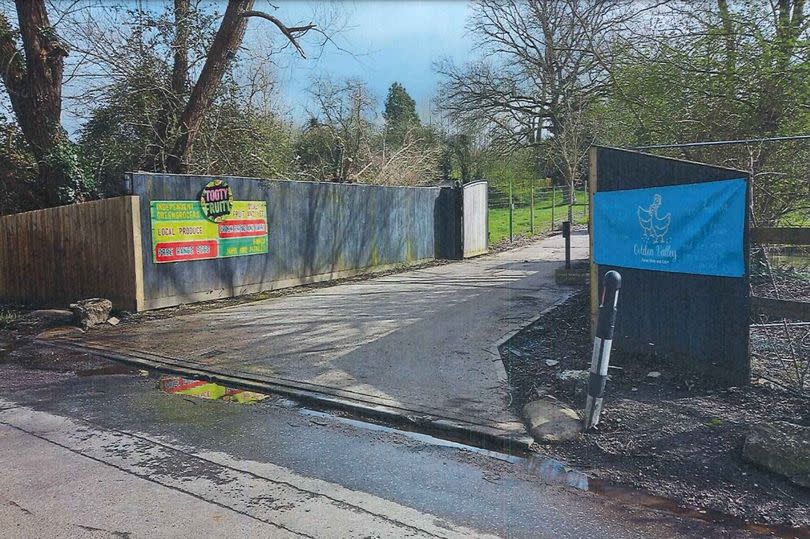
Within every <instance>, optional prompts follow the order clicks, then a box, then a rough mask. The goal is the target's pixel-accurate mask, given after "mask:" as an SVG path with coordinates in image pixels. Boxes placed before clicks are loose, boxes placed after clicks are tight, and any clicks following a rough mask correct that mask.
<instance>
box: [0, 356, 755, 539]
mask: <svg viewBox="0 0 810 539" xmlns="http://www.w3.org/2000/svg"><path fill="white" fill-rule="evenodd" d="M47 353H52V352H50V351H49V352H47ZM23 355H24V354H23ZM19 356H20V355H19V354H18V360H19V361H20V362H22V363H25V361H26V359H25V357H22V358H21V359H20V357H19ZM40 359H41V358H40ZM54 363H56V361H54ZM96 372H103V371H96ZM84 374H88V373H84ZM0 390H2V391H0V395H1V397H0V469H2V473H1V474H0V526H1V527H2V528H1V529H2V530H3V534H4V535H5V536H8V537H167V536H172V537H196V536H209V537H222V536H228V537H241V536H252V537H294V536H295V537H299V536H301V537H423V536H425V537H462V536H463V537H468V536H479V537H485V536H500V537H555V538H557V537H577V538H578V537H589V538H599V537H613V538H624V537H744V536H747V532H744V531H743V530H741V529H735V528H726V527H723V526H722V525H717V524H712V523H707V522H704V521H701V520H696V519H692V518H686V517H683V516H677V515H672V514H668V513H665V512H660V511H653V510H649V509H644V508H637V507H634V506H633V505H632V504H630V505H627V501H626V500H624V501H619V500H614V499H611V498H609V497H606V496H603V495H598V494H594V493H591V492H586V491H582V490H578V489H575V488H571V487H569V486H565V485H563V484H560V482H559V479H552V478H550V477H548V476H546V475H544V474H543V473H541V471H540V470H542V469H543V468H544V467H543V466H542V463H538V462H532V461H528V460H526V459H523V458H515V457H510V456H505V455H500V454H495V453H487V452H481V451H473V450H471V449H470V448H464V447H459V446H453V445H452V444H447V443H445V442H441V441H438V440H431V439H429V438H425V437H424V436H415V435H412V434H410V433H402V432H398V431H392V430H390V429H385V428H380V427H377V426H375V425H368V424H364V423H360V422H354V421H347V420H346V419H344V418H339V417H335V416H330V415H326V414H320V413H313V412H311V411H308V410H306V409H303V408H300V407H299V406H297V405H296V404H295V403H293V402H290V401H287V400H284V399H280V398H272V399H270V400H268V401H264V402H261V403H258V404H254V405H239V404H235V403H226V402H221V401H206V400H201V399H196V398H191V397H183V396H179V395H169V394H166V393H163V392H161V391H160V390H159V389H158V388H157V380H156V379H155V377H153V376H151V375H150V376H143V375H138V374H126V375H109V374H107V375H100V376H77V375H76V374H74V373H73V372H69V371H67V372H49V371H42V370H27V369H24V368H20V367H19V366H18V365H16V364H13V363H12V364H8V363H7V364H0Z"/></svg>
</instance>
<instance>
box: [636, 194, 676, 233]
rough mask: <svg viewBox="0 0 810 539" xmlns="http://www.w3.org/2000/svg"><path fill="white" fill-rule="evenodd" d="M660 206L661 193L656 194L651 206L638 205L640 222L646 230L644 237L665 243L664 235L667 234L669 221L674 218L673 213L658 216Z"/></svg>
mask: <svg viewBox="0 0 810 539" xmlns="http://www.w3.org/2000/svg"><path fill="white" fill-rule="evenodd" d="M660 206H661V195H659V194H656V195H655V196H654V197H653V202H652V204H650V207H649V208H647V209H644V208H642V207H641V206H639V207H638V222H639V224H640V225H641V228H642V229H643V230H644V237H645V238H647V239H651V240H653V243H664V236H666V234H667V230H669V223H670V221H671V220H672V214H671V213H668V214H666V215H665V216H664V217H659V216H658V208H659V207H660Z"/></svg>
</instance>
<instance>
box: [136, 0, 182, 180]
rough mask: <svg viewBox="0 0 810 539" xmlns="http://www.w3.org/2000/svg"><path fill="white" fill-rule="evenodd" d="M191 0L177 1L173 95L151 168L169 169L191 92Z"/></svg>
mask: <svg viewBox="0 0 810 539" xmlns="http://www.w3.org/2000/svg"><path fill="white" fill-rule="evenodd" d="M190 3H191V0H174V27H175V35H174V41H173V43H172V49H173V50H174V62H173V64H172V80H171V89H172V91H171V95H169V96H168V97H166V98H165V100H164V102H163V105H162V106H161V109H160V112H159V114H158V120H157V123H156V125H155V135H154V142H153V143H152V147H151V149H150V152H149V157H148V158H147V159H148V160H151V162H147V163H146V167H147V168H148V169H151V170H154V171H164V170H166V156H167V155H169V154H170V153H171V151H172V150H173V147H174V140H173V139H171V138H170V132H171V131H173V130H174V127H175V124H176V122H177V115H178V114H179V111H180V109H181V107H182V103H183V102H184V101H185V98H186V95H187V92H188V38H189V20H188V16H189V8H190Z"/></svg>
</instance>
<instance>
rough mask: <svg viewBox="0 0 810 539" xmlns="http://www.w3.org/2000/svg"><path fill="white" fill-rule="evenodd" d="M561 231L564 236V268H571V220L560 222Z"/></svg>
mask: <svg viewBox="0 0 810 539" xmlns="http://www.w3.org/2000/svg"><path fill="white" fill-rule="evenodd" d="M562 233H563V238H565V269H571V221H563V222H562Z"/></svg>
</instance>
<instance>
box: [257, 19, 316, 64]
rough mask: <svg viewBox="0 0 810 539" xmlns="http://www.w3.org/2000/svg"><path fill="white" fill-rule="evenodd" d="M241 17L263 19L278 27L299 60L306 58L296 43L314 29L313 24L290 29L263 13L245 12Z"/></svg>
mask: <svg viewBox="0 0 810 539" xmlns="http://www.w3.org/2000/svg"><path fill="white" fill-rule="evenodd" d="M242 16H243V17H259V18H262V19H265V20H268V21H270V22H272V23H273V24H275V25H276V26H277V27H278V29H279V30H281V33H282V34H284V35H285V36H286V37H287V39H288V40H290V43H292V45H293V47H295V50H297V51H298V54H300V55H301V58H306V57H307V55H306V54H304V49H302V48H301V45H300V44H299V43H298V38H300V37H302V36H304V35H305V34H306V33H307V32H309V31H310V30H312V29H313V28H315V27H316V26H317V25H315V24H313V23H309V24H307V25H305V26H290V27H288V26H286V25H285V24H284V23H283V22H281V21H280V20H279V19H278V18H276V17H274V16H272V15H270V14H269V13H265V12H264V11H256V10H250V11H245V12H244V13H243V14H242Z"/></svg>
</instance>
